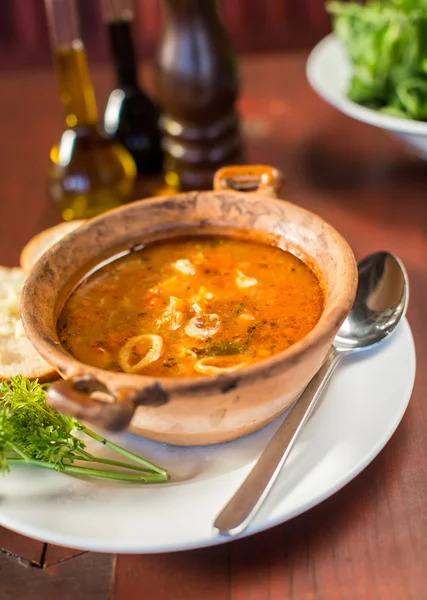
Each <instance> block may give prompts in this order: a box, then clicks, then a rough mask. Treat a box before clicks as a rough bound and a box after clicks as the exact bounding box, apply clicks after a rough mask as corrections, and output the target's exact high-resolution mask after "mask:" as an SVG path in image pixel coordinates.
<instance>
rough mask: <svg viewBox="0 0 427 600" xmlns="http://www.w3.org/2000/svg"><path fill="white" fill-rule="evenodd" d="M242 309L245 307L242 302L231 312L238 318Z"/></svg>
mask: <svg viewBox="0 0 427 600" xmlns="http://www.w3.org/2000/svg"><path fill="white" fill-rule="evenodd" d="M244 308H245V305H244V304H243V302H239V304H238V305H237V306H236V308H235V309H234V310H233V316H234V317H238V316H239V315H240V313H241V312H242V310H244Z"/></svg>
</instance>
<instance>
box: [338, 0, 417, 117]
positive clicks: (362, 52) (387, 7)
mask: <svg viewBox="0 0 427 600" xmlns="http://www.w3.org/2000/svg"><path fill="white" fill-rule="evenodd" d="M327 11H328V12H329V13H330V14H332V16H333V21H334V30H335V33H336V35H337V37H338V38H339V39H340V40H341V41H342V42H343V44H344V45H345V47H346V49H347V52H348V54H349V58H350V60H351V63H352V67H353V71H352V77H351V81H350V87H349V89H348V97H349V98H350V100H352V101H353V102H357V103H358V104H362V105H364V106H367V107H368V108H373V109H376V110H379V111H380V112H382V113H385V114H389V115H393V116H398V117H403V118H409V119H416V120H420V121H426V120H427V0H382V1H380V0H368V2H366V4H363V5H362V4H358V3H355V2H329V3H328V4H327Z"/></svg>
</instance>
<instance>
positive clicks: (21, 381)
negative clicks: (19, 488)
mask: <svg viewBox="0 0 427 600" xmlns="http://www.w3.org/2000/svg"><path fill="white" fill-rule="evenodd" d="M79 432H80V435H79ZM82 434H85V435H86V436H88V437H90V438H92V439H94V440H96V441H97V442H99V443H101V444H103V445H104V446H107V447H108V448H110V449H111V450H114V451H115V452H116V453H117V454H120V455H122V456H124V457H125V458H127V459H128V460H131V461H132V463H128V462H123V461H119V460H110V459H106V458H98V457H96V456H94V455H93V454H91V453H89V452H88V451H87V450H86V444H85V442H84V439H83V435H82ZM12 463H26V464H31V465H35V466H39V467H44V468H47V469H53V470H56V471H62V472H64V473H72V474H75V475H85V476H90V477H103V478H107V479H115V480H118V481H134V482H139V483H149V482H153V483H154V482H164V481H167V480H168V479H169V475H168V473H167V471H165V469H162V468H161V467H158V466H157V465H155V464H153V463H151V462H149V461H148V460H145V459H144V458H141V457H140V456H138V455H136V454H134V453H133V452H130V451H128V450H126V449H125V448H122V447H121V446H118V445H117V444H115V443H114V442H112V441H110V440H108V439H106V438H104V437H103V436H101V435H98V434H97V433H95V432H94V431H92V430H90V429H88V428H87V427H86V426H85V425H84V424H83V423H82V422H81V421H78V420H77V419H74V418H73V417H68V416H66V415H63V414H60V413H58V412H56V411H55V410H53V408H51V407H50V406H49V405H48V404H47V403H46V390H45V387H44V386H43V385H41V384H40V383H39V382H38V381H28V380H27V379H25V378H23V377H21V376H17V377H13V378H12V379H11V381H10V382H6V381H2V382H1V383H0V473H1V472H3V473H6V472H8V471H9V468H10V465H11V464H12ZM76 463H78V464H76ZM85 463H86V464H87V463H98V464H103V465H106V466H109V467H120V468H121V469H124V470H128V471H129V470H130V471H133V473H126V472H122V471H120V472H117V471H111V470H107V469H98V468H93V467H88V466H83V465H84V464H85Z"/></svg>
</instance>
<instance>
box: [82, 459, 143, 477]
mask: <svg viewBox="0 0 427 600" xmlns="http://www.w3.org/2000/svg"><path fill="white" fill-rule="evenodd" d="M76 460H83V461H87V462H93V463H102V464H103V465H111V466H112V467H121V468H122V469H132V471H141V472H142V473H152V472H153V471H152V470H151V469H148V467H138V466H137V465H131V464H129V463H125V462H121V461H120V460H109V459H108V458H97V457H96V456H90V455H89V458H83V457H82V458H80V457H79V456H76Z"/></svg>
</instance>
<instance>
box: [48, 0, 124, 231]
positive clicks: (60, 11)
mask: <svg viewBox="0 0 427 600" xmlns="http://www.w3.org/2000/svg"><path fill="white" fill-rule="evenodd" d="M45 6H46V12H47V18H48V25H49V32H50V38H51V46H52V52H53V60H54V66H55V70H56V74H57V78H58V83H59V90H60V98H61V103H62V105H63V108H64V111H65V122H66V125H67V129H66V130H65V131H64V133H63V134H62V137H61V139H60V142H59V144H58V145H56V146H54V147H53V148H52V150H51V153H50V158H51V168H50V171H49V184H50V186H49V187H50V192H51V196H52V198H53V201H54V202H55V203H56V205H57V206H58V207H59V209H60V211H61V215H62V217H63V219H65V220H66V221H71V220H73V219H82V218H90V217H93V216H95V215H97V214H99V213H102V212H104V211H106V210H109V209H111V208H114V207H117V206H120V205H121V204H123V203H125V202H126V201H127V200H128V199H129V198H130V195H131V194H132V191H133V188H134V180H135V177H136V166H135V162H134V160H133V159H132V157H131V155H130V154H129V152H128V151H127V150H126V149H125V148H124V147H123V146H122V145H121V144H119V143H118V142H115V141H112V140H109V139H108V138H107V136H105V135H104V134H103V133H101V132H100V131H99V129H98V126H97V106H96V101H95V95H94V90H93V87H92V82H91V78H90V73H89V67H88V62H87V57H86V51H85V48H84V45H83V42H82V40H81V37H80V34H79V26H78V20H77V12H76V6H75V0H45Z"/></svg>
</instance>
